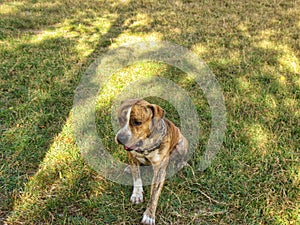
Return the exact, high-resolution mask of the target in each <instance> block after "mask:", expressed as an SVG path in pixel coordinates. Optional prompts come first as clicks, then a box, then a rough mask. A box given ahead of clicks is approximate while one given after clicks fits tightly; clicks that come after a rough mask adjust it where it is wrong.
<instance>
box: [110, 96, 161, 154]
mask: <svg viewBox="0 0 300 225" xmlns="http://www.w3.org/2000/svg"><path fill="white" fill-rule="evenodd" d="M163 117H164V110H163V109H162V108H161V107H160V106H158V105H155V104H150V103H149V102H147V101H145V100H142V99H129V100H126V101H123V102H122V103H121V106H120V108H119V111H118V120H119V124H120V127H121V128H120V130H119V131H118V132H117V135H116V138H115V140H116V142H117V143H119V144H122V145H123V146H124V148H125V150H127V151H132V150H136V149H142V148H143V145H144V143H145V142H146V143H149V140H150V139H149V138H150V137H154V136H155V133H156V132H159V129H157V127H159V126H160V125H159V124H160V121H161V119H162V118H163ZM147 139H148V141H146V140H147ZM151 141H152V139H151Z"/></svg>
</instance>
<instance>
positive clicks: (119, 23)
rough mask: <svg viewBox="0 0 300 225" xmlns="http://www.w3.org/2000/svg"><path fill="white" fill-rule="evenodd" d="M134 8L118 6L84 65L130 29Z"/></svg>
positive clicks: (0, 214) (0, 217) (1, 216)
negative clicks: (109, 25)
mask: <svg viewBox="0 0 300 225" xmlns="http://www.w3.org/2000/svg"><path fill="white" fill-rule="evenodd" d="M132 6H133V5H132V3H131V1H130V2H128V3H127V4H122V5H119V6H116V9H117V13H118V17H117V18H116V19H115V20H114V21H113V23H112V25H111V27H110V29H109V30H108V31H107V32H106V33H105V34H104V35H102V36H101V37H100V40H99V43H98V44H97V45H96V47H95V50H94V51H93V52H92V53H91V54H90V56H89V57H88V59H87V60H86V62H85V63H84V64H86V65H87V66H88V62H90V61H93V60H94V59H95V58H97V55H98V54H101V53H103V52H106V51H107V50H108V49H109V47H110V46H111V44H112V42H113V40H114V39H116V38H118V37H119V36H120V35H121V34H122V33H123V32H124V31H125V30H126V29H128V27H129V26H130V24H131V21H132V20H130V23H128V24H127V25H125V22H126V20H128V19H130V18H132V17H134V16H135V15H136V13H137V10H133V7H132ZM128 11H129V12H132V13H130V14H129V15H130V16H127V17H126V16H124V15H128ZM125 12H127V13H125ZM81 72H82V70H81V69H80V71H78V74H77V76H80V74H81ZM76 85H77V84H75V85H74V86H73V88H74V89H75V88H76ZM73 96H74V94H73V95H72V96H70V97H73ZM71 107H72V106H71ZM69 111H71V108H70V109H69ZM50 144H51V143H50V142H49V145H48V146H50ZM48 149H49V148H48ZM45 153H46V151H45ZM37 167H38V166H37ZM24 173H26V172H24ZM37 173H38V172H37ZM37 173H36V174H37ZM28 175H30V176H32V172H30V174H28ZM33 176H34V175H33ZM23 186H26V184H23ZM15 188H18V187H14V188H13V189H12V190H11V191H10V192H9V197H8V198H10V200H9V201H11V204H10V205H9V208H5V209H3V210H2V209H1V211H0V223H1V222H4V221H6V220H7V218H8V217H9V215H10V214H11V213H12V212H13V208H14V204H15V203H14V202H12V195H13V192H14V190H15Z"/></svg>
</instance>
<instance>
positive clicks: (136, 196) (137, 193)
mask: <svg viewBox="0 0 300 225" xmlns="http://www.w3.org/2000/svg"><path fill="white" fill-rule="evenodd" d="M130 201H131V202H133V203H135V204H139V203H142V202H143V189H137V190H134V191H133V193H132V195H131V198H130Z"/></svg>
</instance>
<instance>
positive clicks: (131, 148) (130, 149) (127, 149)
mask: <svg viewBox="0 0 300 225" xmlns="http://www.w3.org/2000/svg"><path fill="white" fill-rule="evenodd" d="M123 146H124V149H125V150H126V151H128V152H130V151H133V150H135V149H137V148H138V146H136V145H133V146H131V147H128V146H126V145H123Z"/></svg>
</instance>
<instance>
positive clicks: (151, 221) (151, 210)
mask: <svg viewBox="0 0 300 225" xmlns="http://www.w3.org/2000/svg"><path fill="white" fill-rule="evenodd" d="M168 163H169V158H165V159H164V160H163V161H162V162H161V163H160V164H158V165H153V180H152V185H151V196H150V201H149V203H148V206H147V209H146V211H145V212H144V215H143V219H142V224H147V225H155V212H156V207H157V203H158V198H159V196H160V193H161V190H162V187H163V185H164V182H165V178H166V169H167V166H168Z"/></svg>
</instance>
